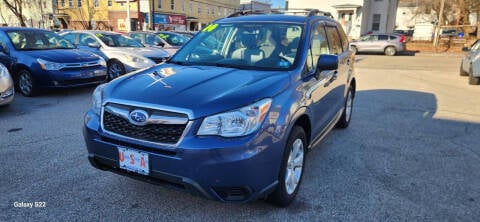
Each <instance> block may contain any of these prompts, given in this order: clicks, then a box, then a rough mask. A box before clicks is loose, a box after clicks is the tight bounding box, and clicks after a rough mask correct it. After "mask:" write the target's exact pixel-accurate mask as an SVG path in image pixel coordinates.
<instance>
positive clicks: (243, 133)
mask: <svg viewBox="0 0 480 222" xmlns="http://www.w3.org/2000/svg"><path fill="white" fill-rule="evenodd" d="M315 12H316V11H312V12H311V13H310V14H309V16H306V17H304V16H294V15H278V14H272V15H252V16H240V17H229V18H225V19H221V20H218V21H216V22H214V23H212V24H211V25H209V26H207V27H205V28H204V29H203V30H202V31H201V32H199V33H198V34H197V36H196V37H195V38H193V39H192V40H190V41H189V42H188V43H187V44H186V45H185V46H184V47H183V48H182V49H180V50H179V51H178V52H177V53H176V54H175V55H174V56H173V57H172V58H171V59H170V60H169V61H167V62H166V63H165V64H160V65H157V66H155V67H152V68H149V69H146V70H142V71H137V72H134V73H131V74H128V75H126V76H123V77H121V78H118V79H116V80H114V81H112V82H110V83H109V84H104V85H100V86H98V87H97V89H96V90H95V92H94V94H93V106H92V108H91V109H90V110H89V111H88V112H87V114H86V116H85V125H84V137H85V141H86V145H87V149H88V157H89V160H90V163H91V164H92V165H93V166H94V167H96V168H98V169H102V170H109V171H112V172H115V173H118V174H122V175H126V176H130V177H133V178H137V179H142V180H146V181H150V182H156V183H159V184H166V185H171V186H174V187H177V188H181V189H184V190H187V191H190V192H192V193H195V194H198V195H201V196H205V197H207V198H211V199H215V200H220V201H237V202H246V201H251V200H255V199H259V198H261V199H263V198H266V199H267V200H268V201H270V202H272V203H274V204H277V205H280V206H287V205H288V204H290V202H291V201H292V200H293V199H294V197H295V196H296V194H297V192H298V190H299V187H300V186H299V185H300V183H301V180H302V175H303V172H304V166H305V155H306V154H307V150H308V149H309V148H312V147H314V146H315V145H316V144H318V142H319V141H320V140H321V139H322V138H323V137H324V136H325V135H326V134H327V133H328V132H329V131H330V130H331V129H332V128H333V127H334V126H337V127H339V128H345V127H347V126H348V125H349V122H350V118H351V114H352V105H353V98H354V96H355V87H356V80H355V77H354V75H353V73H354V70H353V68H354V67H353V64H354V57H353V56H354V55H353V54H352V53H351V52H350V51H349V47H348V45H349V43H348V40H347V38H346V36H345V34H344V32H343V30H342V28H341V26H340V25H339V24H338V23H337V22H335V21H334V20H333V19H330V18H327V17H324V16H317V14H316V13H315ZM340 185H341V184H340Z"/></svg>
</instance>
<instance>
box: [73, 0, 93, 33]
mask: <svg viewBox="0 0 480 222" xmlns="http://www.w3.org/2000/svg"><path fill="white" fill-rule="evenodd" d="M77 10H78V18H79V19H81V24H82V26H83V29H87V30H91V29H92V28H93V24H92V21H93V16H94V15H95V3H94V0H86V1H85V5H84V6H82V7H79V8H78V9H77Z"/></svg>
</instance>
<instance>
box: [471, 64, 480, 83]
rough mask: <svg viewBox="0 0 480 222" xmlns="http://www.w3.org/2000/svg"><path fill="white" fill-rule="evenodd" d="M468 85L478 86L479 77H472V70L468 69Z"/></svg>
mask: <svg viewBox="0 0 480 222" xmlns="http://www.w3.org/2000/svg"><path fill="white" fill-rule="evenodd" d="M468 84H470V85H480V77H475V76H473V68H472V67H470V73H469V75H468Z"/></svg>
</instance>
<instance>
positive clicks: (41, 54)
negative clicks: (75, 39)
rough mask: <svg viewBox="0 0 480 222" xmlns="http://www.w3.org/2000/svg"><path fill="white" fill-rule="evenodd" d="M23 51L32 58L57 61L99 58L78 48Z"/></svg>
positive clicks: (82, 60) (68, 61)
mask: <svg viewBox="0 0 480 222" xmlns="http://www.w3.org/2000/svg"><path fill="white" fill-rule="evenodd" d="M22 53H23V54H25V55H28V56H30V57H32V58H39V59H43V60H47V61H50V62H57V63H72V62H89V61H96V60H98V56H96V55H95V54H93V53H91V52H87V51H83V50H78V49H51V50H35V51H24V52H22Z"/></svg>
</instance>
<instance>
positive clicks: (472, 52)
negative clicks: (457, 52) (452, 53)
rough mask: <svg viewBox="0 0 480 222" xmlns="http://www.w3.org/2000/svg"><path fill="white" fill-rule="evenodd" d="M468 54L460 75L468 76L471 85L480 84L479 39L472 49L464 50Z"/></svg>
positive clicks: (461, 65) (463, 60) (463, 59)
mask: <svg viewBox="0 0 480 222" xmlns="http://www.w3.org/2000/svg"><path fill="white" fill-rule="evenodd" d="M463 51H465V52H467V53H466V55H465V56H464V57H463V58H462V63H461V64H460V75H461V76H468V77H469V80H468V83H470V84H471V85H479V84H480V39H477V41H475V42H474V43H473V44H472V46H471V47H467V48H464V49H463Z"/></svg>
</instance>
